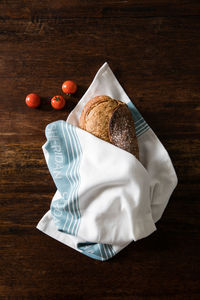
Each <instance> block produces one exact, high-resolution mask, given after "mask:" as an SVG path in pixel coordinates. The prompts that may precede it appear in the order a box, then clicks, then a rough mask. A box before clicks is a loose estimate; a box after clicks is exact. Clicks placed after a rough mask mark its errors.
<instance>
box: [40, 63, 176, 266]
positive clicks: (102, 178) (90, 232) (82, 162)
mask: <svg viewBox="0 0 200 300" xmlns="http://www.w3.org/2000/svg"><path fill="white" fill-rule="evenodd" d="M102 94H104V95H108V96H110V97H112V98H115V99H118V100H121V101H123V102H125V103H126V104H127V105H128V107H129V109H130V111H131V113H132V116H133V118H134V121H135V127H136V135H137V139H138V145H139V160H137V159H136V157H135V156H133V155H132V154H130V153H129V152H126V151H124V150H122V149H120V148H118V147H116V146H114V145H112V144H110V143H108V142H105V141H103V140H101V139H99V138H97V137H95V136H94V135H92V134H90V133H88V132H86V131H84V130H82V129H80V128H79V127H78V124H79V119H80V114H81V111H82V109H83V107H84V105H85V104H86V102H87V101H88V100H90V99H91V98H92V97H94V96H97V95H102ZM45 133H46V138H47V142H46V143H45V144H44V145H43V152H44V156H45V159H46V162H47V166H48V168H49V171H50V173H51V176H52V178H53V180H54V182H55V185H56V187H57V191H56V193H55V195H54V197H53V199H52V202H51V206H50V210H49V211H48V212H47V213H46V214H45V215H44V216H43V218H42V219H41V220H40V222H39V223H38V225H37V228H38V229H39V230H41V231H42V232H44V233H46V234H48V235H49V236H51V237H53V238H54V239H56V240H58V241H60V242H62V243H64V244H66V245H68V246H70V247H72V248H74V249H76V250H77V251H79V252H81V253H83V254H85V255H88V256H90V257H92V258H95V259H98V260H102V261H103V260H107V259H109V258H111V257H113V256H114V255H115V254H116V253H118V252H119V251H121V250H122V249H123V248H124V247H126V246H127V245H128V244H129V243H131V242H132V241H137V240H139V239H141V238H144V237H146V236H148V235H150V234H151V233H152V232H153V231H155V230H156V227H155V223H156V222H157V221H158V220H159V219H160V218H161V216H162V214H163V211H164V210H165V207H166V205H167V203H168V201H169V198H170V196H171V194H172V192H173V190H174V188H175V187H176V185H177V176H176V173H175V170H174V167H173V165H172V162H171V159H170V157H169V155H168V153H167V151H166V150H165V148H164V147H163V145H162V144H161V142H160V141H159V139H158V138H157V136H156V135H155V133H154V132H153V131H152V129H151V128H150V127H149V125H148V124H147V123H146V122H145V120H144V119H143V117H142V116H141V114H140V113H139V111H138V110H137V109H136V107H135V106H134V104H133V103H132V102H131V100H130V99H129V98H128V96H127V95H126V93H125V91H124V90H123V88H122V87H121V85H120V84H119V82H118V81H117V79H116V77H115V76H114V74H113V72H112V71H111V69H110V67H109V66H108V64H107V63H105V64H104V65H103V66H102V67H101V68H100V70H99V71H98V72H97V74H96V76H95V78H94V80H93V82H92V83H91V85H90V87H89V88H88V90H87V91H86V93H85V94H84V96H83V97H82V98H81V100H80V101H79V103H78V104H77V105H76V107H75V108H74V110H73V111H72V112H71V113H70V115H69V117H68V119H67V121H66V122H65V121H56V122H53V123H51V124H49V125H48V126H47V127H46V131H45Z"/></svg>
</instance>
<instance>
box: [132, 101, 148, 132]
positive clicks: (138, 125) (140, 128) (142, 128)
mask: <svg viewBox="0 0 200 300" xmlns="http://www.w3.org/2000/svg"><path fill="white" fill-rule="evenodd" d="M127 105H128V107H129V109H130V111H131V114H132V117H133V119H134V122H135V130H136V136H137V137H139V136H140V135H142V134H143V133H145V132H146V131H147V130H148V129H150V127H149V125H148V124H147V123H146V121H145V120H144V119H143V117H142V115H141V114H140V113H139V111H138V110H137V108H136V107H135V105H134V104H133V103H132V102H131V101H129V102H128V103H127Z"/></svg>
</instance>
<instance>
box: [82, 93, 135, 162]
mask: <svg viewBox="0 0 200 300" xmlns="http://www.w3.org/2000/svg"><path fill="white" fill-rule="evenodd" d="M79 126H80V128H81V129H83V130H86V131H88V132H90V133H92V134H94V135H95V136H97V137H99V138H100V139H103V140H105V141H107V142H109V143H112V144H114V145H115V146H117V147H120V148H121V149H123V150H126V151H128V152H130V153H132V154H133V155H135V156H136V157H137V158H138V144H137V138H136V134H135V127H134V121H133V118H132V115H131V112H130V110H129V108H128V106H127V105H126V104H125V103H124V102H121V101H119V100H115V99H112V98H111V97H109V96H106V95H100V96H96V97H94V98H92V99H90V100H89V101H88V102H87V103H86V105H85V107H84V109H83V110H82V112H81V117H80V123H79Z"/></svg>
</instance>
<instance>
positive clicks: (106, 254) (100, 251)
mask: <svg viewBox="0 0 200 300" xmlns="http://www.w3.org/2000/svg"><path fill="white" fill-rule="evenodd" d="M77 248H78V249H79V250H80V251H81V252H82V253H83V254H85V255H87V256H89V257H92V258H94V259H97V260H102V261H104V260H108V259H109V258H111V257H113V256H114V255H115V252H114V250H113V248H112V246H111V245H108V244H98V243H90V242H85V243H78V244H77Z"/></svg>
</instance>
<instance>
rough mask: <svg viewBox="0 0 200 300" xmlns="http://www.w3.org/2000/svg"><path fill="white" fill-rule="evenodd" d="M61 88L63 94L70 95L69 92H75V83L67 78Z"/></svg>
mask: <svg viewBox="0 0 200 300" xmlns="http://www.w3.org/2000/svg"><path fill="white" fill-rule="evenodd" d="M62 90H63V92H64V93H65V94H67V95H69V96H70V95H71V94H74V93H76V91H77V85H76V83H75V82H74V81H72V80H67V81H65V82H63V85H62Z"/></svg>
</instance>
